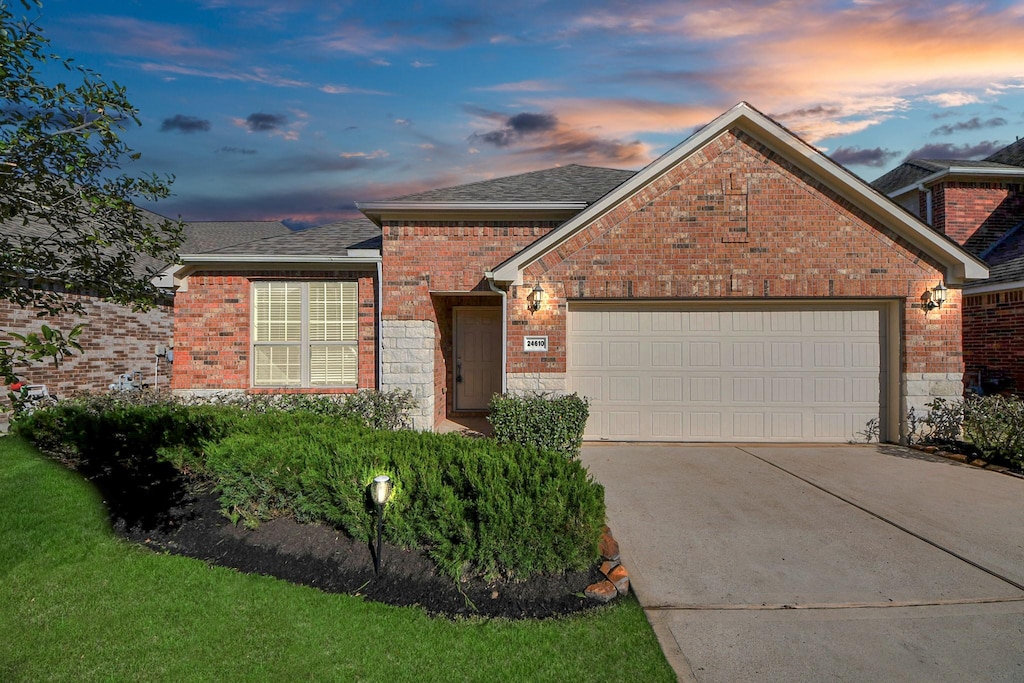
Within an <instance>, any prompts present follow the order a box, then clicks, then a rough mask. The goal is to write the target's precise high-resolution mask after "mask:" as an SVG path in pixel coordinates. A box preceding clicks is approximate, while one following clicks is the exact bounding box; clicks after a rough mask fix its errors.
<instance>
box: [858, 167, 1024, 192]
mask: <svg viewBox="0 0 1024 683" xmlns="http://www.w3.org/2000/svg"><path fill="white" fill-rule="evenodd" d="M1000 172H1006V173H1010V174H1013V175H1018V174H1020V173H1021V168H1020V167H1019V166H1015V165H1013V164H1004V163H998V162H995V161H990V160H988V159H983V160H981V161H971V160H969V159H967V160H960V159H907V160H906V161H904V162H903V163H902V164H900V165H899V166H897V167H896V168H894V169H892V170H891V171H889V172H888V173H886V174H885V175H883V176H881V177H879V178H877V179H876V180H874V181H873V182H872V183H871V187H873V188H875V189H876V190H878V191H879V192H882V193H884V194H887V195H888V194H892V193H893V192H895V191H897V190H902V189H904V188H909V187H910V186H912V185H916V184H917V183H920V182H922V181H926V180H928V179H929V178H930V177H931V176H936V175H950V174H954V173H959V174H965V173H966V174H973V173H977V174H985V175H992V174H998V173H1000Z"/></svg>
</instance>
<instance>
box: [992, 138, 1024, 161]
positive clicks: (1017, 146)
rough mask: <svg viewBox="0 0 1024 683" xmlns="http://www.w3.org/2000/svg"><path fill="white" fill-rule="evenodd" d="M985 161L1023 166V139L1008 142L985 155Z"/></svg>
mask: <svg viewBox="0 0 1024 683" xmlns="http://www.w3.org/2000/svg"><path fill="white" fill-rule="evenodd" d="M985 161H992V162H996V163H999V164H1007V165H1009V166H1024V140H1017V141H1016V142H1012V143H1010V144H1009V145H1007V146H1006V147H1003V148H1002V149H1001V150H999V151H998V152H994V153H992V154H990V155H988V156H987V157H985Z"/></svg>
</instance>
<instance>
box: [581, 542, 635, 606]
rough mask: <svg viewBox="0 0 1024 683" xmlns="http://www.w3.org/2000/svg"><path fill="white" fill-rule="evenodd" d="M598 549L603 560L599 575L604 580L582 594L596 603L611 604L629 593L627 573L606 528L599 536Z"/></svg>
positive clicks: (591, 585) (589, 587)
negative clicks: (602, 576)
mask: <svg viewBox="0 0 1024 683" xmlns="http://www.w3.org/2000/svg"><path fill="white" fill-rule="evenodd" d="M598 549H599V550H600V551H601V559H602V560H603V562H601V573H602V574H604V577H605V578H604V580H603V581H598V582H597V583H592V584H590V585H589V586H587V589H586V590H585V591H583V594H584V595H586V596H587V597H588V598H589V599H591V600H594V601H596V602H611V601H612V600H614V599H615V598H617V597H618V596H620V595H626V594H627V593H629V572H627V571H626V568H625V567H623V566H622V562H621V561H620V560H619V543H618V541H616V540H615V538H614V537H613V536H612V532H611V529H609V528H608V527H607V526H605V528H604V533H603V534H601V541H600V543H599V544H598Z"/></svg>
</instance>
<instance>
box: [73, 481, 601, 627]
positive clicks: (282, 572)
mask: <svg viewBox="0 0 1024 683" xmlns="http://www.w3.org/2000/svg"><path fill="white" fill-rule="evenodd" d="M79 469H81V470H83V474H85V476H87V477H88V478H89V479H91V480H92V481H93V482H94V483H95V484H96V485H97V487H98V488H99V489H100V491H101V493H102V494H103V496H104V499H105V501H106V503H107V506H108V508H109V509H110V516H111V522H112V524H113V527H114V530H115V531H116V532H117V533H118V534H120V535H121V536H123V537H125V538H127V539H129V540H131V541H133V542H136V543H140V544H143V545H145V546H146V547H149V548H153V549H154V550H157V551H161V552H169V553H173V554H176V555H185V556H188V557H194V558H198V559H201V560H205V561H206V562H209V563H210V564H215V565H220V566H224V567H232V568H234V569H237V570H239V571H242V572H246V573H252V574H263V575H266V576H274V577H277V578H280V579H283V580H285V581H290V582H292V583H296V584H301V585H304V586H312V587H314V588H317V589H320V590H322V591H326V592H329V593H349V594H352V595H359V596H363V597H364V598H366V599H368V600H374V601H377V602H383V603H387V604H389V605H398V606H408V605H416V606H419V607H422V608H423V609H424V610H426V611H427V612H428V613H431V614H436V615H444V616H448V617H465V616H484V617H505V618H510V619H522V618H546V617H552V616H557V615H565V614H571V613H575V612H579V611H582V610H586V609H590V608H593V607H594V603H593V602H591V601H589V600H588V599H586V598H585V597H584V596H583V591H584V589H585V588H586V587H587V586H588V585H590V584H591V583H594V582H595V581H598V580H600V579H603V578H604V577H603V576H601V574H600V572H599V570H598V569H597V568H596V567H594V568H592V569H591V570H590V571H583V572H572V573H566V574H564V575H558V576H539V577H534V578H532V579H529V580H527V581H523V582H504V581H499V582H491V583H489V582H486V581H483V580H482V579H476V580H469V581H464V582H460V583H456V582H455V581H453V580H452V579H451V578H449V577H447V576H444V575H441V574H439V573H438V571H437V568H436V566H435V565H434V563H433V561H432V560H431V559H430V558H429V557H428V556H427V555H425V554H424V553H422V552H410V551H406V550H402V549H400V548H396V547H393V546H390V545H388V544H387V543H385V544H384V549H383V551H382V553H381V560H382V562H381V571H380V575H379V576H376V575H375V574H374V568H373V555H372V549H371V548H370V546H369V544H366V543H361V542H358V541H355V540H353V539H351V538H349V537H347V536H346V535H345V534H344V533H342V532H339V531H338V530H336V529H332V528H329V527H326V526H322V525H319V524H299V523H297V522H296V521H295V520H294V519H292V518H290V517H288V518H279V519H275V520H272V521H269V522H264V523H263V524H261V525H260V526H259V527H257V528H256V529H247V528H245V527H244V526H235V525H233V524H231V523H230V521H229V520H228V519H227V518H226V517H225V516H224V515H223V514H221V512H220V505H219V502H218V500H217V497H216V496H215V495H214V494H212V493H208V492H206V493H204V492H195V491H190V490H188V487H186V486H185V483H184V482H182V481H181V479H180V478H179V477H177V476H176V475H175V474H173V473H171V472H170V471H164V472H161V473H160V476H156V477H154V476H152V475H153V473H152V472H151V473H149V475H148V476H146V477H145V478H144V479H140V478H138V477H129V478H124V477H121V476H116V474H115V473H113V472H111V471H110V470H104V471H88V469H89V468H87V467H86V468H81V467H80V468H79Z"/></svg>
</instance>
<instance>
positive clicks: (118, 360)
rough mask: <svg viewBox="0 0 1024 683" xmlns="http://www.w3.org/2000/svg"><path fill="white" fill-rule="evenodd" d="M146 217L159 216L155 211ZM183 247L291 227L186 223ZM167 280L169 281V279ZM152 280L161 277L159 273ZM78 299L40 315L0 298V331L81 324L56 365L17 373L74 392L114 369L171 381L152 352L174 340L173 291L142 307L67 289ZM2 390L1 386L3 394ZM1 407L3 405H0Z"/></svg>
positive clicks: (34, 227) (40, 231) (141, 271)
mask: <svg viewBox="0 0 1024 683" xmlns="http://www.w3.org/2000/svg"><path fill="white" fill-rule="evenodd" d="M150 218H151V220H154V221H158V220H163V218H162V217H160V216H156V215H155V214H151V215H150ZM0 231H2V232H3V233H4V234H5V235H8V236H11V237H18V236H26V235H27V236H37V237H43V236H46V235H48V234H49V233H50V232H52V228H50V226H48V225H46V224H43V223H30V224H29V225H22V224H21V223H20V222H8V223H5V224H0ZM183 232H184V238H185V242H184V245H185V246H184V247H183V248H184V249H188V250H190V251H194V250H206V249H212V248H216V247H221V246H225V245H228V244H237V243H239V242H244V241H248V240H253V239H262V238H265V237H271V236H274V235H282V234H288V233H290V232H291V230H289V229H288V228H287V226H285V225H284V224H282V223H279V222H277V221H273V222H270V221H248V222H242V221H235V222H208V223H191V224H186V225H185V226H184V230H183ZM163 265H164V264H160V263H156V262H155V261H153V260H152V259H149V258H141V259H140V260H139V261H138V262H137V263H136V272H137V274H138V275H139V276H140V277H144V276H145V275H146V273H147V270H146V269H147V267H152V268H160V267H161V266H163ZM168 282H169V281H168ZM156 283H157V285H158V286H160V285H161V282H160V280H159V279H158V280H157V281H156ZM67 296H68V297H70V298H74V299H77V300H78V301H79V302H81V303H82V305H83V308H84V311H85V313H84V315H71V314H61V315H58V316H47V317H44V318H40V317H38V316H37V311H36V310H33V309H23V308H20V307H19V306H17V305H15V304H12V303H11V302H9V301H6V300H0V331H5V332H6V331H10V332H19V333H25V332H27V331H38V329H39V326H40V325H41V324H43V323H45V324H47V325H49V326H50V327H54V328H57V329H60V330H62V331H64V332H67V331H68V330H70V329H71V328H73V327H74V326H75V325H78V324H80V323H81V324H85V325H86V328H85V331H84V332H83V333H82V336H81V337H80V342H81V344H82V347H83V353H81V354H75V355H74V356H72V357H70V358H68V359H66V360H64V361H63V362H62V363H61V364H60V366H58V367H54V366H53V364H52V363H49V362H42V363H38V364H36V365H33V366H30V367H26V368H24V370H23V372H22V375H23V377H24V378H25V379H26V381H28V382H29V383H33V384H44V385H46V386H47V389H48V390H49V392H50V393H51V394H54V395H57V396H73V395H75V394H80V393H83V392H86V391H93V392H97V391H106V390H107V389H108V387H109V386H110V385H111V384H112V383H114V382H115V380H116V379H117V377H118V375H121V374H126V373H135V372H140V373H142V379H143V381H144V382H145V383H146V384H149V385H151V386H157V387H160V388H164V389H166V388H168V387H169V386H170V374H171V369H172V366H171V364H170V363H168V362H167V360H166V358H164V357H157V356H156V354H155V351H156V347H158V346H163V347H167V346H170V345H171V344H172V342H173V314H174V304H173V291H172V290H171V289H169V288H168V289H167V296H166V297H165V298H164V299H163V301H162V302H161V303H160V304H159V305H157V306H155V307H153V308H152V309H150V310H148V311H144V312H139V311H134V310H132V309H131V308H130V307H126V306H121V305H118V304H114V303H111V302H109V301H105V300H104V299H102V298H101V297H98V296H94V295H90V294H82V293H76V294H67ZM4 394H6V392H0V395H4ZM0 412H2V408H0Z"/></svg>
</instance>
